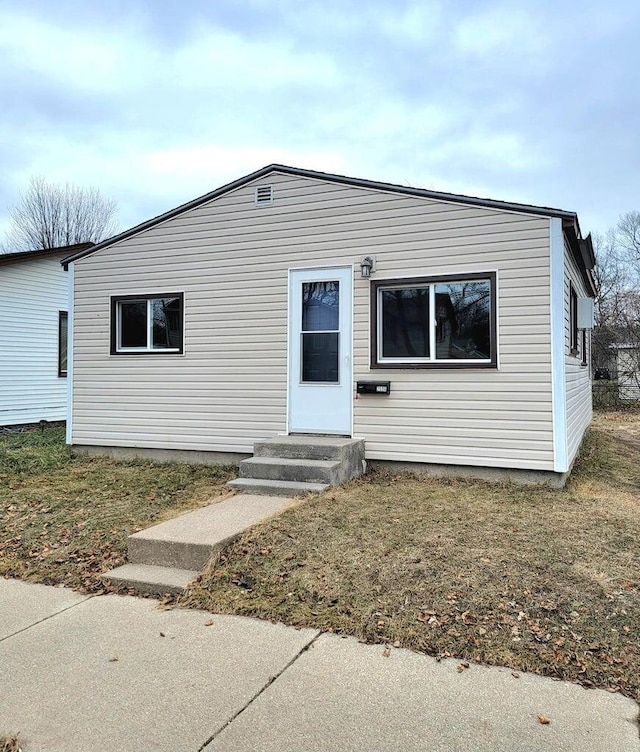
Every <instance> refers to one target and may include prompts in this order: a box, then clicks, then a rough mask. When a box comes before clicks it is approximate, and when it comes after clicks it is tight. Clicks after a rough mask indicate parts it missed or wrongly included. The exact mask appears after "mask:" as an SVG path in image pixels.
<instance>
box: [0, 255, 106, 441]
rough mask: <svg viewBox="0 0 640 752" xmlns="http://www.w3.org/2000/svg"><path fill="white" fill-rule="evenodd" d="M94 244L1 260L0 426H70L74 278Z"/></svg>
mask: <svg viewBox="0 0 640 752" xmlns="http://www.w3.org/2000/svg"><path fill="white" fill-rule="evenodd" d="M90 247H91V243H83V244H80V245H73V246H65V247H64V248H54V249H52V250H45V251H28V252H24V253H5V254H1V255H0V321H2V326H0V361H1V362H2V369H1V371H0V426H10V425H17V424H23V423H24V424H26V423H35V422H37V421H40V420H52V421H54V420H65V418H66V411H67V379H66V376H67V310H68V300H69V290H68V274H67V272H66V271H65V270H64V269H63V268H62V266H61V265H60V260H61V259H62V258H64V257H65V256H68V255H69V254H70V253H74V252H75V253H77V252H80V251H82V250H86V249H87V248H90Z"/></svg>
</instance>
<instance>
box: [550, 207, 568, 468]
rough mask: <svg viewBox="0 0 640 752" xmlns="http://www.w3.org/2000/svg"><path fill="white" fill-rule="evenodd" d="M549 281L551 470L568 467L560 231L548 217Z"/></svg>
mask: <svg viewBox="0 0 640 752" xmlns="http://www.w3.org/2000/svg"><path fill="white" fill-rule="evenodd" d="M549 262H550V281H551V404H552V411H553V469H554V470H555V471H556V472H557V473H566V472H568V470H569V451H568V442H567V390H566V374H565V368H566V367H565V354H564V348H565V331H564V233H563V231H562V220H561V219H560V218H558V217H552V218H551V219H550V220H549Z"/></svg>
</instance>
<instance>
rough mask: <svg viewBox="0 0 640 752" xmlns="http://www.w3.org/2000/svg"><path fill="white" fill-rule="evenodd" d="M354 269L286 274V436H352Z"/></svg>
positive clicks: (309, 270)
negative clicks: (287, 402)
mask: <svg viewBox="0 0 640 752" xmlns="http://www.w3.org/2000/svg"><path fill="white" fill-rule="evenodd" d="M352 287H353V268H352V267H350V266H349V267H344V266H341V267H332V268H324V269H301V270H297V271H290V272H289V432H290V433H328V434H341V435H346V436H351V410H352V405H353V396H352V391H353V385H352V371H351V327H352V324H351V322H352V315H353V314H352V298H353V290H352Z"/></svg>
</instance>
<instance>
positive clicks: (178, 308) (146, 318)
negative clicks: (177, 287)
mask: <svg viewBox="0 0 640 752" xmlns="http://www.w3.org/2000/svg"><path fill="white" fill-rule="evenodd" d="M183 304H184V296H183V294H182V293H159V294H157V295H126V296H120V297H114V298H111V354H112V355H115V354H119V355H123V354H135V353H181V352H182V351H183V310H184V305H183Z"/></svg>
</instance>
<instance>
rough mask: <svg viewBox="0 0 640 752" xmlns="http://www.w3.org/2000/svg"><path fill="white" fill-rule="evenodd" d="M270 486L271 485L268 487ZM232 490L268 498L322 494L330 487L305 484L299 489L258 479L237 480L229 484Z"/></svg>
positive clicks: (299, 485)
mask: <svg viewBox="0 0 640 752" xmlns="http://www.w3.org/2000/svg"><path fill="white" fill-rule="evenodd" d="M267 484H269V485H267ZM227 485H228V486H229V487H230V488H233V489H234V490H235V491H239V492H240V493H250V494H265V495H267V496H306V495H307V494H310V493H322V492H323V491H326V489H327V488H328V487H329V486H328V485H327V484H316V483H314V484H304V483H300V484H298V486H297V487H295V486H292V485H284V484H282V485H278V482H277V481H266V480H261V479H256V478H237V479H236V480H231V481H229V482H228V483H227Z"/></svg>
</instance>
